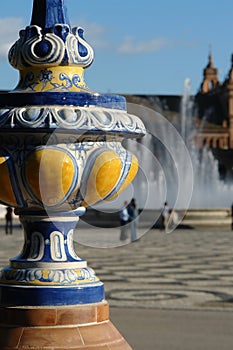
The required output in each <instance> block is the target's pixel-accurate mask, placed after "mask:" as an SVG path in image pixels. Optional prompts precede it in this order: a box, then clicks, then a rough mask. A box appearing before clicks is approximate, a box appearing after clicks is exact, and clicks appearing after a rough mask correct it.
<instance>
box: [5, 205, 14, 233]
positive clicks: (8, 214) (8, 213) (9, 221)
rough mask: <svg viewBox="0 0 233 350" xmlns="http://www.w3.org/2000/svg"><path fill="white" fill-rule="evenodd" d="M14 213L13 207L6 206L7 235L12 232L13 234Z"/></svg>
mask: <svg viewBox="0 0 233 350" xmlns="http://www.w3.org/2000/svg"><path fill="white" fill-rule="evenodd" d="M12 213H13V209H12V208H11V207H7V208H6V215H5V219H6V224H5V233H6V235H8V233H10V234H11V235H12Z"/></svg>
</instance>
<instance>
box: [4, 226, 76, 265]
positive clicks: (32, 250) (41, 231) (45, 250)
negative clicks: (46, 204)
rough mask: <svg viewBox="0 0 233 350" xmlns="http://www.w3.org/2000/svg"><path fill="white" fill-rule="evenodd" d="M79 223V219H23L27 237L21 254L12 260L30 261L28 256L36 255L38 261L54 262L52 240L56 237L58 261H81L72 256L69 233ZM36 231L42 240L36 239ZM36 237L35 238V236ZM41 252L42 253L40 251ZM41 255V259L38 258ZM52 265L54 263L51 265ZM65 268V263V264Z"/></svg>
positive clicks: (55, 253)
mask: <svg viewBox="0 0 233 350" xmlns="http://www.w3.org/2000/svg"><path fill="white" fill-rule="evenodd" d="M76 225H77V221H75V220H74V221H73V222H70V221H69V222H65V221H54V222H52V221H51V222H46V221H44V222H43V221H36V222H30V220H28V221H27V220H25V221H23V226H24V230H25V235H26V237H27V240H26V243H25V245H24V249H23V251H22V252H21V254H20V255H19V256H17V257H16V258H12V259H11V262H18V263H19V262H28V258H29V257H30V258H31V260H32V257H33V256H35V259H36V261H37V262H46V263H53V262H54V258H53V254H52V251H51V245H52V241H53V240H54V239H56V242H57V243H56V248H57V249H56V251H55V252H54V255H56V256H57V260H56V261H57V262H59V261H63V262H66V263H67V262H76V261H81V259H78V257H76V256H72V255H71V252H70V250H69V248H70V247H69V245H68V243H67V242H68V234H69V232H70V230H73V229H74V228H75V227H76ZM54 232H56V237H54V238H53V236H54ZM35 233H37V236H38V237H41V239H40V240H38V241H36V240H35V238H36V237H37V236H35ZM33 237H35V238H33ZM60 251H63V256H64V257H63V258H61V259H59V252H60ZM39 252H41V253H39ZM37 256H41V257H40V259H38V258H36V257H37ZM51 267H52V265H51ZM64 268H65V265H64Z"/></svg>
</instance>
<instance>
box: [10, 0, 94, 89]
mask: <svg viewBox="0 0 233 350" xmlns="http://www.w3.org/2000/svg"><path fill="white" fill-rule="evenodd" d="M83 32H84V31H83V29H82V28H80V27H75V28H73V29H72V28H71V26H70V22H69V18H68V15H67V7H66V2H65V0H34V3H33V10H32V19H31V24H30V26H27V27H26V28H25V29H24V30H21V31H20V33H19V35H20V38H19V39H18V41H16V43H15V44H14V45H13V46H12V47H11V49H10V51H9V62H10V64H11V65H12V66H13V67H14V68H16V69H18V70H19V71H20V82H19V84H18V86H17V88H16V90H29V91H37V92H38V91H60V90H62V91H64V90H68V91H76V92H78V91H83V90H85V91H88V90H89V89H88V88H87V86H86V83H85V81H84V77H83V74H84V69H85V68H87V67H88V66H90V65H91V63H92V62H93V60H94V52H93V49H92V47H91V46H90V45H89V44H88V43H87V42H86V40H85V39H84V36H83ZM45 83H46V84H45Z"/></svg>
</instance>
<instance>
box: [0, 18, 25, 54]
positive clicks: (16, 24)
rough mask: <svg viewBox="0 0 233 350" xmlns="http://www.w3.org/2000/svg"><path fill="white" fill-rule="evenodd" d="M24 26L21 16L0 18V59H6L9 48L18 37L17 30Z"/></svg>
mask: <svg viewBox="0 0 233 350" xmlns="http://www.w3.org/2000/svg"><path fill="white" fill-rule="evenodd" d="M23 28H24V22H23V19H21V18H13V17H9V18H0V33H1V35H0V60H5V59H7V55H8V51H9V48H10V47H11V46H12V44H13V43H14V42H15V41H16V40H18V38H19V30H20V29H23Z"/></svg>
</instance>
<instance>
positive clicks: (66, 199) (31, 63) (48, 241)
mask: <svg viewBox="0 0 233 350" xmlns="http://www.w3.org/2000/svg"><path fill="white" fill-rule="evenodd" d="M93 59H94V54H93V50H92V48H91V46H90V45H89V44H88V43H87V42H86V40H85V39H84V36H83V30H82V28H73V29H72V28H71V27H70V22H69V19H68V16H67V6H66V2H65V1H62V0H47V1H46V0H43V1H42V0H34V5H33V12H32V20H31V24H30V25H29V26H28V27H26V28H25V30H22V31H21V32H20V38H19V40H18V41H17V42H16V43H15V44H14V45H13V46H12V48H11V49H10V51H9V61H10V63H11V65H12V66H13V67H14V68H16V69H18V70H19V71H20V81H19V83H18V85H17V86H16V88H15V90H13V91H11V92H8V93H1V94H0V144H1V149H0V183H1V184H2V186H1V188H0V202H1V203H2V204H5V205H10V206H12V207H14V208H15V212H16V214H18V215H19V217H20V220H21V223H22V225H23V227H24V233H25V243H24V247H23V249H22V252H21V253H20V254H19V256H17V257H16V258H13V259H11V260H10V264H9V266H7V267H5V268H4V269H3V270H2V272H1V275H0V303H1V305H21V306H27V305H31V306H46V305H47V306H54V305H55V306H56V305H75V304H91V303H96V302H100V301H102V300H103V299H104V288H103V283H102V282H100V281H99V279H98V277H96V275H95V273H94V271H93V270H92V269H91V268H89V267H88V266H87V263H86V261H85V260H82V259H81V258H79V257H78V256H77V255H76V253H75V251H74V249H73V231H74V229H75V227H76V224H77V222H78V219H79V216H81V215H83V214H84V213H85V210H86V209H85V208H86V207H88V206H90V205H93V204H95V203H99V202H101V201H102V200H105V199H107V200H111V199H113V198H115V197H116V196H117V195H118V194H119V193H120V192H121V191H123V190H124V189H125V188H126V187H127V185H128V184H129V183H130V182H131V181H132V180H133V178H134V177H135V175H136V173H137V168H138V163H137V159H136V158H135V157H134V156H133V155H132V154H131V153H130V152H128V151H126V150H125V149H124V148H123V147H122V145H121V143H122V141H123V139H124V138H139V137H142V136H143V135H144V134H145V128H144V125H143V123H142V122H141V120H140V119H139V118H137V117H136V116H133V115H130V114H128V113H127V111H126V102H125V99H124V98H123V97H122V96H116V95H109V94H108V95H100V94H98V93H95V92H92V91H91V90H90V89H89V88H88V87H87V85H86V83H85V80H84V69H85V68H86V67H88V66H89V65H90V64H91V63H92V61H93Z"/></svg>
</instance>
